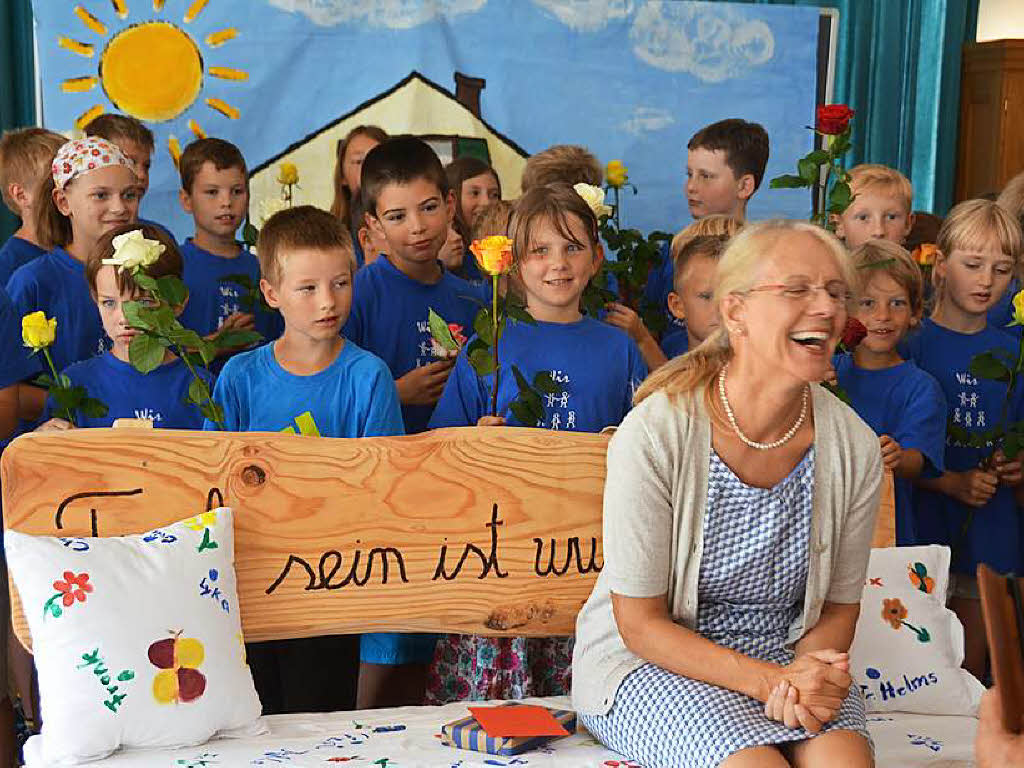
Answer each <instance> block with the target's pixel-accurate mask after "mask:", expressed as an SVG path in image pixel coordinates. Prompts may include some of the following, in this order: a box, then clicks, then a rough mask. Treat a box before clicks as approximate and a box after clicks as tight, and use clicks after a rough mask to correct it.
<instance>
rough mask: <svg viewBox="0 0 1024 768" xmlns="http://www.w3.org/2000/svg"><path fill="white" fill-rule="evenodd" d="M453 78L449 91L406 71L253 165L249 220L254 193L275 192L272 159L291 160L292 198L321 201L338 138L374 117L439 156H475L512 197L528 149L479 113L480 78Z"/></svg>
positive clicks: (330, 194) (326, 204) (256, 202)
mask: <svg viewBox="0 0 1024 768" xmlns="http://www.w3.org/2000/svg"><path fill="white" fill-rule="evenodd" d="M455 84H456V89H455V93H452V92H451V91H448V90H446V89H445V88H442V87H441V86H440V85H438V84H437V83H435V82H433V81H432V80H430V79H429V78H426V77H424V76H423V75H421V74H420V73H419V72H415V71H414V72H412V73H411V74H410V75H409V76H408V77H406V78H404V79H403V80H401V81H400V82H399V83H397V84H396V85H395V86H394V87H392V88H390V89H389V90H387V91H385V92H383V93H381V94H379V95H377V96H374V97H373V98H372V99H369V100H368V101H365V102H363V103H362V104H360V105H359V106H358V107H356V108H355V109H353V110H352V111H351V112H348V113H346V114H344V115H342V116H341V117H339V118H338V119H337V120H334V121H333V122H330V123H328V124H327V125H325V126H323V127H322V128H319V129H317V130H316V131H314V132H313V133H311V134H309V135H308V136H306V137H305V138H302V139H300V140H299V141H297V142H295V143H294V144H292V145H291V146H290V147H287V148H286V149H285V150H283V151H282V152H281V153H279V154H277V155H275V156H274V157H271V158H270V159H269V160H266V161H265V162H263V163H261V164H260V165H258V166H256V167H255V168H253V169H252V171H251V174H250V178H251V182H250V186H251V191H250V194H251V197H250V199H251V211H252V218H253V221H257V222H258V221H259V216H260V207H259V206H260V202H261V201H262V200H266V199H269V198H277V197H280V196H281V187H280V185H279V184H278V183H277V181H276V178H277V172H278V170H277V166H278V164H280V163H283V162H289V163H295V165H296V166H297V167H298V170H299V184H300V188H298V189H296V190H295V193H294V194H295V198H294V199H295V203H296V204H307V203H308V204H311V205H316V206H318V207H320V208H324V209H329V208H330V207H331V201H332V200H333V199H334V182H333V176H334V164H335V160H334V158H335V152H336V149H337V146H338V142H339V141H341V140H342V139H344V138H345V136H346V135H347V134H348V132H349V131H350V130H352V128H354V127H355V126H357V125H379V126H380V127H381V128H383V129H384V130H386V131H387V132H388V133H389V134H391V135H399V134H413V135H416V136H420V137H421V138H423V139H424V140H425V141H426V142H428V143H429V144H430V145H431V146H432V147H433V148H434V150H435V151H436V152H437V154H438V156H439V157H440V158H441V162H442V163H445V164H447V163H449V162H451V161H452V160H453V159H454V158H456V157H461V156H463V155H473V156H475V157H479V158H481V159H482V160H485V161H487V162H489V163H490V164H491V165H492V166H493V167H494V169H495V171H497V173H498V177H499V178H500V179H501V189H502V193H503V194H504V196H505V198H506V199H515V198H516V197H518V196H519V192H520V185H519V182H520V179H521V177H522V173H523V168H524V167H525V165H526V158H527V157H528V156H529V155H528V153H527V152H526V150H524V149H523V148H522V147H520V146H519V145H518V144H516V143H515V142H514V141H512V140H511V139H510V138H508V137H507V136H505V135H503V134H502V133H500V132H498V131H497V130H496V129H495V128H494V127H493V126H491V125H490V124H489V123H488V122H487V121H486V120H484V119H483V118H482V117H481V116H480V91H481V90H482V89H483V88H484V86H485V85H486V81H485V80H483V79H482V78H479V77H468V76H466V75H463V74H461V73H458V72H456V73H455Z"/></svg>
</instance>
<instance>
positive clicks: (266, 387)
mask: <svg viewBox="0 0 1024 768" xmlns="http://www.w3.org/2000/svg"><path fill="white" fill-rule="evenodd" d="M213 399H214V400H215V401H216V402H217V403H218V404H219V405H220V406H221V407H222V408H223V409H224V429H226V430H227V431H229V432H293V433H296V434H301V435H307V436H316V437H375V436H382V435H401V434H402V433H403V429H402V417H401V413H400V411H399V408H398V392H397V390H396V389H395V382H394V380H393V379H392V378H391V374H390V372H389V371H388V369H387V366H385V365H384V363H383V362H382V361H381V360H380V359H379V358H377V357H376V356H374V355H372V354H370V353H369V352H366V351H365V350H363V349H360V348H359V347H358V346H356V345H355V344H354V343H352V342H351V341H346V342H345V344H344V346H343V347H342V348H341V351H340V352H339V353H338V356H337V358H335V360H334V362H332V363H331V364H330V365H329V366H327V367H326V368H324V370H322V371H320V372H319V373H315V374H313V375H311V376H299V375H296V374H294V373H290V372H288V371H286V370H285V369H284V368H283V367H282V366H281V364H280V363H278V362H277V359H276V357H275V356H274V345H273V344H272V343H271V344H264V345H262V346H260V347H257V348H256V349H252V350H249V351H248V352H242V353H240V354H238V355H235V356H234V357H232V358H231V359H230V360H228V362H227V363H226V364H225V365H224V370H223V371H221V373H220V376H218V377H217V386H216V388H215V389H214V394H213ZM203 428H204V429H218V426H217V425H216V424H214V423H213V422H211V421H209V420H207V421H206V423H205V424H204V425H203Z"/></svg>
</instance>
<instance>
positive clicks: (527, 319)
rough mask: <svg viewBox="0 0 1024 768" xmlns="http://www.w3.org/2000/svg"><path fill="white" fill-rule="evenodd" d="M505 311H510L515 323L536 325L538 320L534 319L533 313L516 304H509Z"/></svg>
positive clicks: (510, 316)
mask: <svg viewBox="0 0 1024 768" xmlns="http://www.w3.org/2000/svg"><path fill="white" fill-rule="evenodd" d="M505 311H506V312H507V313H508V316H509V318H510V319H511V320H512V321H513V322H515V323H525V324H526V325H536V324H537V321H536V320H534V319H533V315H531V314H530V313H529V312H527V311H526V310H525V309H524V308H523V307H519V306H516V305H515V304H509V305H508V306H507V307H506V308H505Z"/></svg>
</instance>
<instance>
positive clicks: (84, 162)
mask: <svg viewBox="0 0 1024 768" xmlns="http://www.w3.org/2000/svg"><path fill="white" fill-rule="evenodd" d="M50 170H51V175H50V177H49V178H48V179H46V180H45V183H44V184H43V186H42V188H41V192H40V195H39V205H38V207H37V210H36V235H37V236H38V237H39V240H40V242H41V243H42V244H43V245H44V246H45V247H48V248H51V249H52V250H50V251H49V252H48V253H46V254H44V255H42V256H37V257H36V258H35V259H33V260H32V261H30V262H29V263H28V264H25V265H24V266H22V267H20V268H18V269H17V270H16V271H15V272H14V274H13V275H11V279H10V281H9V282H8V284H7V291H8V293H9V294H10V295H11V301H13V302H14V306H15V308H16V309H17V312H18V314H19V315H22V316H24V315H27V314H29V313H30V312H36V311H41V312H43V313H44V314H45V315H46V316H47V317H48V318H56V320H57V335H56V340H55V341H54V343H53V345H52V346H51V347H50V354H51V356H52V357H53V362H54V366H55V367H56V368H57V370H58V371H61V370H64V369H65V368H67V367H68V366H69V365H71V364H72V363H76V362H78V361H79V360H85V359H87V358H90V357H94V356H95V355H97V354H102V353H103V352H104V351H105V349H106V347H105V343H104V338H105V334H104V333H103V325H102V324H101V322H100V314H99V312H98V311H97V309H96V303H95V302H94V301H93V299H92V296H91V295H90V293H89V285H88V284H87V283H86V281H85V261H86V259H87V258H88V257H89V254H90V253H91V252H92V251H93V249H94V248H95V247H96V244H97V243H98V242H99V240H100V238H101V237H103V235H104V234H105V233H106V232H108V231H109V230H111V229H113V228H114V227H117V226H120V225H122V224H130V223H132V222H134V221H135V219H136V214H137V212H138V207H139V196H138V180H137V179H136V177H135V173H134V171H133V170H132V162H131V160H129V159H128V158H127V157H125V156H124V154H123V153H122V152H121V150H120V149H118V148H117V147H116V146H114V145H113V144H111V143H109V142H107V141H104V140H103V139H99V138H95V137H88V138H85V139H75V140H74V141H69V142H66V143H65V144H64V145H63V146H62V147H61V148H60V150H59V151H58V152H57V155H56V156H55V157H54V160H53V164H52V166H51V169H50ZM21 395H22V405H21V408H22V411H23V412H26V413H29V414H30V415H31V418H37V417H38V416H39V415H40V414H41V413H42V410H43V405H44V402H45V399H46V395H45V392H44V391H43V390H41V389H38V388H36V387H23V388H22V391H21Z"/></svg>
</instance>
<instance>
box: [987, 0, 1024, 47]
mask: <svg viewBox="0 0 1024 768" xmlns="http://www.w3.org/2000/svg"><path fill="white" fill-rule="evenodd" d="M1005 38H1024V0H981V2H980V4H979V6H978V42H979V43H981V42H984V41H985V40H1003V39H1005Z"/></svg>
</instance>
